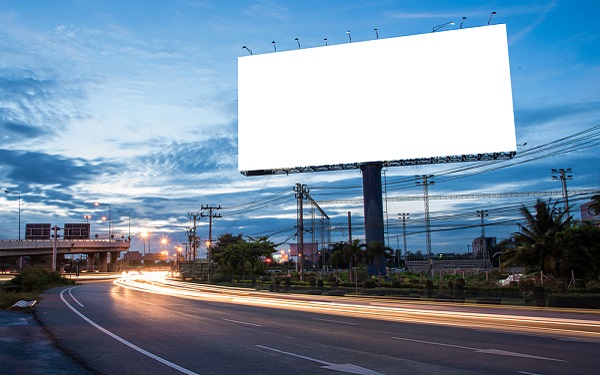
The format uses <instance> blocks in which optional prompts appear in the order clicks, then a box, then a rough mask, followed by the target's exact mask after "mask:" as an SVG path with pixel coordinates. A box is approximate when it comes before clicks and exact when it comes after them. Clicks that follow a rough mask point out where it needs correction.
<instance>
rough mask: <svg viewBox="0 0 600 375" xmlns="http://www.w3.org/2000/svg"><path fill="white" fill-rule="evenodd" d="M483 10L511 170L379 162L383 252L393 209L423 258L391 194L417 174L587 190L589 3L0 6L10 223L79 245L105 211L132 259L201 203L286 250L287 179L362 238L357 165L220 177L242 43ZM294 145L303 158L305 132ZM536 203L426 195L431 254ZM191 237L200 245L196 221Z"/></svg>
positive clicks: (594, 144) (3, 216)
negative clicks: (510, 132) (507, 94)
mask: <svg viewBox="0 0 600 375" xmlns="http://www.w3.org/2000/svg"><path fill="white" fill-rule="evenodd" d="M492 11H495V12H496V14H495V15H494V16H493V18H492V23H495V24H496V23H503V24H506V27H507V33H508V42H509V55H510V66H511V79H512V91H513V102H514V114H515V122H516V133H517V142H518V143H519V144H523V143H525V142H526V143H527V145H525V146H519V147H518V150H519V154H518V156H517V157H516V158H515V159H513V160H512V161H508V162H503V163H496V164H493V165H489V164H487V163H469V164H452V165H436V166H419V167H401V168H389V169H388V170H387V171H386V172H385V182H386V187H387V196H388V197H389V198H390V200H388V201H387V204H386V207H387V213H386V218H387V223H388V233H387V238H388V239H389V245H390V246H392V247H396V246H397V245H398V243H399V244H400V247H402V239H401V234H402V228H401V225H400V221H399V220H398V213H400V212H410V214H411V219H410V221H409V223H408V226H407V233H408V234H409V235H408V238H407V240H408V249H409V250H412V251H417V250H425V236H424V234H423V233H422V231H423V216H424V212H423V211H424V209H423V202H422V201H399V199H392V198H398V197H402V196H418V195H421V194H422V189H421V188H420V187H418V186H415V184H414V175H421V174H434V175H435V176H436V177H435V181H436V184H435V185H434V186H432V187H431V188H430V194H431V195H440V196H448V195H452V194H466V193H507V192H538V191H558V190H560V188H561V186H560V183H559V182H557V181H552V179H551V173H550V169H551V168H572V170H573V172H572V174H573V180H572V181H568V186H569V189H598V188H599V183H600V166H599V164H598V144H599V142H598V137H599V135H600V133H599V131H598V130H597V129H595V130H592V131H590V132H587V133H584V134H581V135H577V134H579V133H580V132H582V131H586V130H588V129H593V128H594V127H595V126H597V125H600V78H599V77H600V49H599V48H598V45H599V44H600V40H599V32H598V30H599V29H598V27H597V14H599V12H600V5H599V4H598V2H596V1H591V0H590V1H461V2H456V1H428V2H423V1H374V2H364V1H343V2H341V1H329V2H324V1H295V2H291V1H228V2H222V1H209V0H207V1H191V0H189V1H152V2H148V1H126V2H124V1H84V0H72V1H67V0H57V1H51V2H48V1H41V0H40V1H2V0H0V50H1V51H2V52H1V53H0V187H1V188H2V189H8V190H10V191H15V192H18V193H20V194H21V222H22V232H23V231H24V227H25V223H35V222H38V223H39V222H49V223H52V224H53V225H59V226H62V225H63V224H64V223H71V222H84V221H85V219H84V215H91V216H92V219H91V220H90V222H91V223H92V233H99V234H100V236H106V233H107V230H108V225H107V223H106V222H102V221H100V218H101V217H102V216H103V215H107V214H108V209H107V206H108V205H110V207H111V217H112V219H113V227H114V232H115V234H117V235H118V234H124V235H127V232H128V224H129V222H128V214H129V217H130V218H131V233H132V249H134V250H141V249H142V242H141V241H140V237H139V233H140V232H141V231H144V230H149V231H150V232H151V233H152V237H151V238H152V248H153V249H156V248H158V247H159V239H160V238H161V237H163V236H165V237H168V238H169V241H170V243H171V245H169V246H172V244H173V243H180V242H183V241H186V238H185V230H186V227H188V226H190V221H189V218H188V213H189V212H200V211H201V207H202V206H205V205H210V206H218V205H220V206H221V207H222V209H221V210H220V211H219V213H220V214H221V215H222V217H221V218H218V219H215V220H214V221H213V237H216V236H218V235H219V234H221V233H225V232H231V233H234V234H237V233H244V234H245V235H249V236H257V235H271V236H272V239H273V240H274V241H275V242H288V243H289V242H294V241H295V237H294V233H295V228H294V225H295V224H296V201H295V199H294V192H293V190H292V189H293V187H294V185H295V183H303V184H306V185H307V186H308V187H309V189H310V194H311V196H312V197H313V198H314V199H315V200H316V201H317V202H323V203H322V204H321V206H322V208H323V209H324V210H325V212H326V213H327V214H328V216H330V217H331V224H332V227H333V230H332V234H331V239H332V240H333V241H341V240H345V239H346V238H347V236H348V230H347V228H346V225H347V212H348V211H350V212H352V224H353V229H352V233H353V235H354V236H355V238H361V236H362V235H363V234H362V226H363V223H362V220H363V218H362V214H363V209H362V204H361V203H360V202H358V201H357V199H360V198H361V197H362V182H361V175H360V171H358V170H356V171H346V172H320V173H315V174H295V175H289V176H263V177H244V176H242V175H241V174H240V173H239V172H238V171H237V60H238V57H239V56H244V55H245V54H247V52H246V50H244V49H242V46H244V45H245V46H248V47H249V48H251V49H252V50H253V52H254V54H262V53H272V52H273V45H272V43H271V42H272V41H276V45H277V49H278V51H283V50H290V49H295V48H297V45H296V41H295V40H294V39H295V38H298V39H299V40H300V41H301V43H302V47H303V48H309V47H315V46H321V45H323V39H324V38H327V39H328V43H329V44H340V43H346V42H347V41H348V36H347V34H346V30H351V35H352V41H353V42H354V41H363V40H371V39H374V38H375V33H374V31H373V29H374V28H377V29H378V33H379V37H380V38H389V37H397V36H402V35H414V34H421V33H427V32H431V30H432V28H433V27H434V26H436V25H439V24H443V23H445V22H448V21H454V22H455V25H454V26H449V27H447V28H445V29H444V30H446V29H449V30H450V29H456V28H458V27H459V26H458V25H459V24H460V21H461V19H462V17H467V19H466V20H465V22H464V25H463V27H476V26H482V25H485V24H487V21H488V19H489V17H490V14H491V12H492ZM449 58H451V56H450V57H449ZM439 63H440V64H443V61H440V62H439ZM438 95H452V92H451V90H449V92H448V93H438ZM490 115H491V116H493V114H490ZM382 136H385V135H382ZM543 145H546V146H543ZM293 146H294V144H292V143H291V145H290V147H293ZM301 147H302V148H303V149H307V148H310V137H308V136H307V137H305V138H303V139H302V143H301ZM548 198H549V197H543V198H542V199H544V200H547V199H548ZM559 198H560V197H553V199H559ZM587 198H589V195H587V196H582V197H573V198H572V201H571V203H573V204H574V205H578V204H579V203H582V202H585V200H586V199H587ZM535 199H536V197H523V198H513V199H508V198H502V199H435V200H431V201H430V210H431V216H432V228H434V229H435V231H434V232H432V251H434V252H452V251H456V252H463V251H467V250H468V245H470V243H471V241H472V239H473V238H474V237H477V236H479V235H480V234H481V227H480V226H478V224H479V223H480V219H479V218H478V217H477V215H476V211H477V210H481V209H487V210H488V214H489V216H488V217H486V218H485V224H486V227H485V230H486V235H490V236H497V237H498V238H499V239H502V238H506V237H507V236H508V235H509V234H510V233H511V232H514V231H516V230H518V227H517V222H518V218H519V214H518V207H519V206H520V205H521V204H525V205H527V206H529V207H530V206H531V205H532V204H533V203H534V202H535ZM95 201H100V202H103V203H105V204H104V205H101V206H94V202H95ZM334 201H335V202H334ZM17 211H18V201H17V196H16V195H15V194H1V195H0V228H1V229H0V238H2V239H15V238H17V237H18V234H17V217H18V212H17ZM119 211H121V212H119ZM307 215H308V217H307V219H310V214H307ZM575 216H576V217H578V215H577V214H576V215H575ZM199 225H200V226H199V229H198V233H199V234H200V235H201V237H202V238H204V239H205V238H207V236H208V220H207V219H206V218H203V219H201V220H200V223H199ZM305 225H307V226H310V222H307V223H306V224H305ZM465 227H466V228H465ZM461 228H462V229H461ZM317 232H318V231H317ZM319 236H320V234H318V235H317V240H319V241H320V239H319V238H318V237H319ZM309 240H310V235H309ZM283 247H284V248H286V245H283Z"/></svg>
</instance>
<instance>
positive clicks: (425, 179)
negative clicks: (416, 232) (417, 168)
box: [415, 175, 434, 277]
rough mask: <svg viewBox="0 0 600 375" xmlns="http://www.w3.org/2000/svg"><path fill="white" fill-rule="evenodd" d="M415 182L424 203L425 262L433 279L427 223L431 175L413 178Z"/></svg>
mask: <svg viewBox="0 0 600 375" xmlns="http://www.w3.org/2000/svg"><path fill="white" fill-rule="evenodd" d="M415 178H416V179H417V181H415V184H417V185H423V197H424V199H423V200H424V201H425V238H426V244H427V261H428V262H429V268H430V269H431V275H432V277H433V264H432V262H431V229H430V221H429V185H433V184H434V181H433V175H421V176H418V175H417V176H415Z"/></svg>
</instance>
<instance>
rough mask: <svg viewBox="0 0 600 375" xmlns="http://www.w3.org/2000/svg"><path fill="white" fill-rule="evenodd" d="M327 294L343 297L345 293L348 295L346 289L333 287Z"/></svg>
mask: <svg viewBox="0 0 600 375" xmlns="http://www.w3.org/2000/svg"><path fill="white" fill-rule="evenodd" d="M327 295H328V296H340V297H343V296H344V295H346V291H345V290H344V289H333V290H330V291H329V292H327Z"/></svg>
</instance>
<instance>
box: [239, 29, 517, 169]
mask: <svg viewBox="0 0 600 375" xmlns="http://www.w3.org/2000/svg"><path fill="white" fill-rule="evenodd" d="M515 151H516V136H515V125H514V115H513V103H512V89H511V82H510V66H509V56H508V44H507V37H506V26H505V25H492V26H484V27H476V28H468V29H460V30H452V31H445V32H437V33H429V34H421V35H414V36H405V37H397V38H389V39H377V40H373V41H367V42H358V43H357V42H354V43H346V44H340V45H329V46H324V47H317V48H306V49H298V50H291V51H285V52H277V53H269V54H263V55H251V56H250V55H249V56H243V57H240V58H239V59H238V169H239V171H241V172H249V171H250V172H251V171H259V172H261V171H262V172H265V173H266V171H270V170H275V169H292V168H296V167H304V166H324V165H344V164H348V163H357V164H359V163H367V162H384V161H401V160H411V159H418V158H431V157H445V156H449V155H477V154H484V153H486V154H488V153H511V154H514V152H515ZM467 159H468V158H467ZM468 160H472V159H468ZM400 164H401V163H397V164H396V165H400ZM249 174H252V173H249ZM259 174H260V173H259Z"/></svg>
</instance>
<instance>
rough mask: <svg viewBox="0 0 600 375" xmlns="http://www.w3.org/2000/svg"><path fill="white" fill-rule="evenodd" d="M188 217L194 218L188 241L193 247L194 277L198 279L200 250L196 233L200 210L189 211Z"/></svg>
mask: <svg viewBox="0 0 600 375" xmlns="http://www.w3.org/2000/svg"><path fill="white" fill-rule="evenodd" d="M188 217H189V218H190V219H193V220H194V225H193V226H192V227H191V228H189V231H188V241H189V243H190V247H191V253H192V254H191V258H192V259H191V261H192V270H191V271H192V279H194V280H195V279H196V267H195V266H196V251H197V250H198V236H197V235H196V220H198V218H199V217H200V214H199V213H198V212H188Z"/></svg>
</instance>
